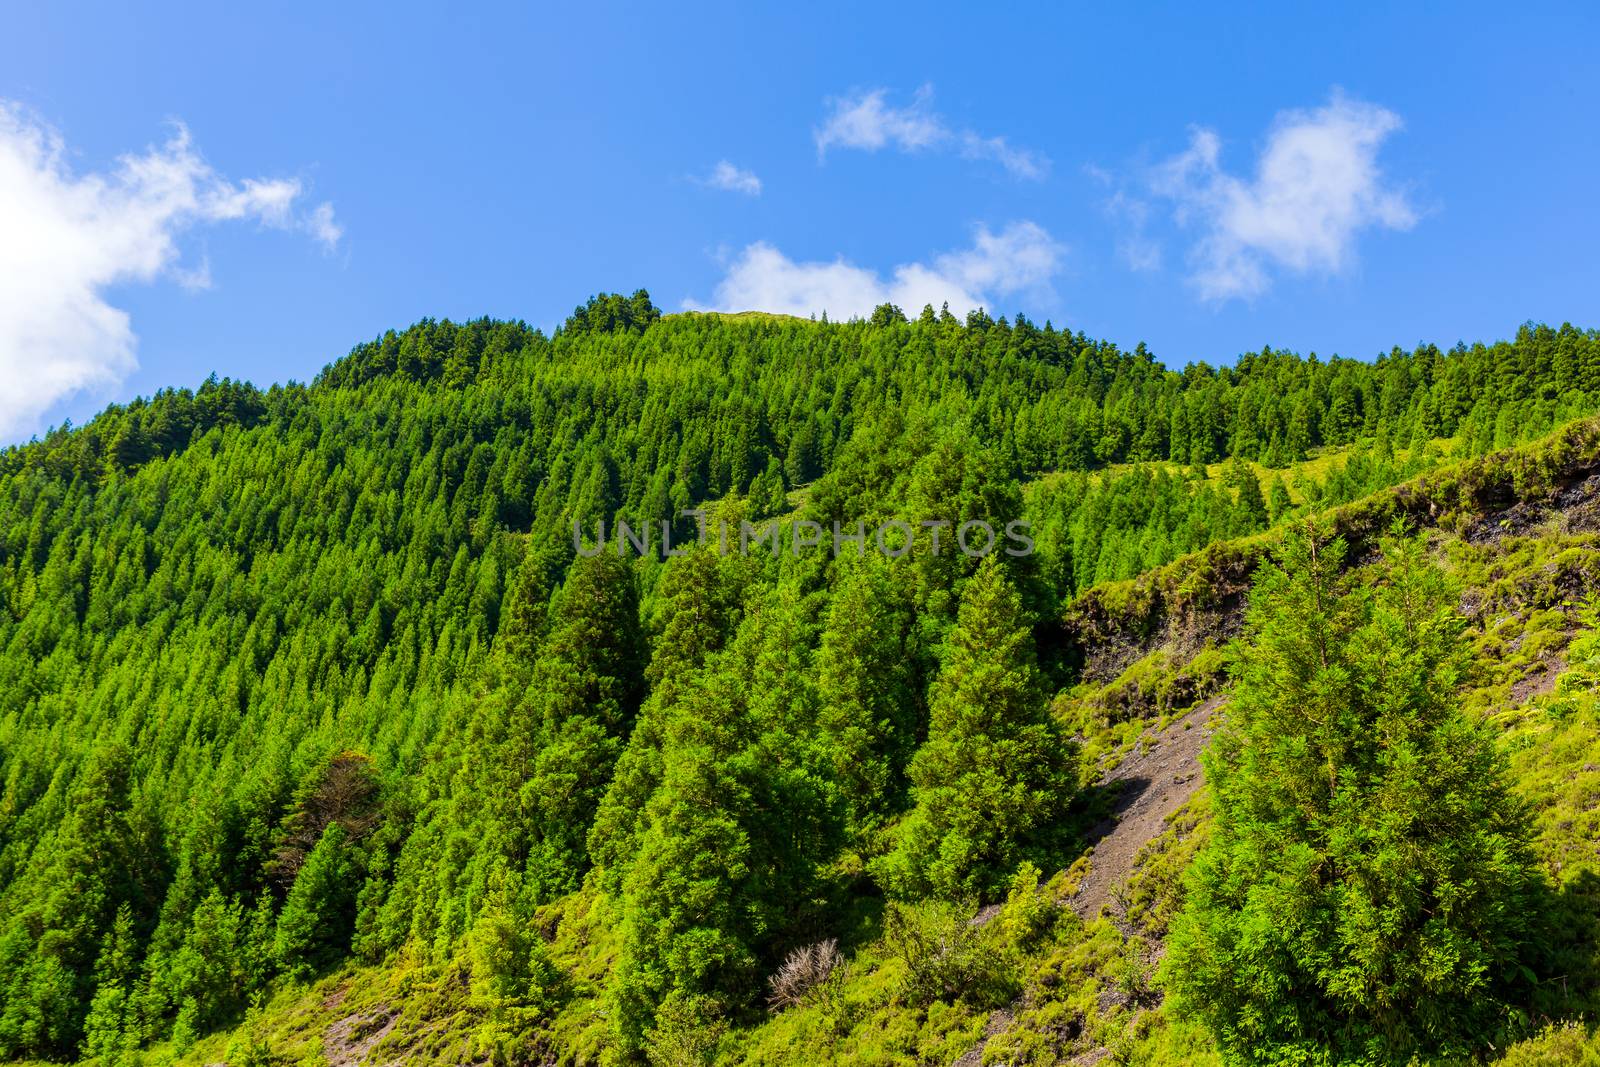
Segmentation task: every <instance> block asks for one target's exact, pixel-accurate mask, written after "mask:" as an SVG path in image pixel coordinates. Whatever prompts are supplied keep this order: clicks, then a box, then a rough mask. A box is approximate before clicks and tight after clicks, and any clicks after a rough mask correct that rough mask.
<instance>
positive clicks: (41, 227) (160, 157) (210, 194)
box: [0, 101, 340, 441]
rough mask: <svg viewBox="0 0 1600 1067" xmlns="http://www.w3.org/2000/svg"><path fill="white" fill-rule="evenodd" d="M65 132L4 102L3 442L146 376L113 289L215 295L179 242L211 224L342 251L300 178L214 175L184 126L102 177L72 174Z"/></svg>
mask: <svg viewBox="0 0 1600 1067" xmlns="http://www.w3.org/2000/svg"><path fill="white" fill-rule="evenodd" d="M65 156H66V147H65V144H64V143H63V141H62V138H61V136H60V134H58V133H57V132H56V131H55V130H53V129H52V128H50V127H49V126H48V125H46V124H44V123H43V122H41V121H39V120H38V119H37V118H35V117H33V116H32V115H31V114H29V113H27V112H25V111H24V110H23V109H22V108H20V107H18V106H17V105H15V104H10V103H7V102H5V101H0V233H3V234H4V235H5V238H4V240H3V241H0V441H6V440H15V439H16V438H18V437H20V436H21V435H23V434H25V433H29V432H32V431H34V430H36V429H37V428H38V421H39V419H40V418H41V417H43V415H44V414H45V413H46V412H47V411H48V410H49V409H50V408H51V406H52V405H54V404H55V403H56V402H57V401H59V400H62V399H63V398H65V397H68V396H70V395H72V394H75V393H79V392H81V391H84V390H104V389H108V388H110V387H112V386H115V385H116V384H117V383H118V382H120V381H121V380H122V379H123V378H124V377H126V376H127V375H128V374H129V373H130V372H132V371H133V369H134V368H135V367H136V366H137V361H136V359H135V349H136V338H135V336H134V333H133V329H132V327H131V325H130V322H129V319H128V315H127V313H126V312H124V311H121V310H119V309H118V308H115V307H113V306H111V304H110V303H108V301H107V297H106V290H107V288H108V287H110V286H113V285H117V284H123V283H128V282H151V281H155V280H157V279H159V278H162V277H168V278H171V279H172V280H174V281H176V282H178V283H179V284H181V285H184V286H187V287H190V288H205V287H207V286H208V285H209V284H210V268H209V264H208V263H207V262H206V261H205V260H203V259H202V261H201V263H200V265H199V266H197V267H183V266H181V265H180V264H179V262H178V260H179V249H178V243H177V242H178V238H179V237H180V236H181V235H182V234H183V233H184V232H185V231H187V230H189V229H191V228H193V227H195V226H198V225H202V224H206V223H215V222H221V221H227V220H240V219H255V220H256V221H257V222H259V223H260V224H262V225H264V226H271V227H274V228H278V229H301V230H305V231H307V232H309V233H310V234H312V236H314V237H315V238H316V239H317V240H318V241H320V242H322V243H323V244H324V245H326V246H329V247H331V246H333V245H334V244H336V243H337V242H338V240H339V236H340V231H339V227H338V225H337V224H336V223H335V222H334V220H333V209H332V207H331V206H330V205H328V204H322V205H320V206H319V207H317V208H316V209H315V210H313V211H312V212H311V213H310V214H309V215H307V216H304V217H302V216H299V215H297V214H296V212H295V204H296V202H297V200H298V199H299V197H300V195H301V192H302V189H301V185H300V183H299V182H298V181H295V180H292V179H270V180H260V179H249V180H246V181H243V182H240V183H238V184H234V183H232V182H229V181H227V180H226V179H224V178H223V177H222V176H221V175H219V174H217V173H216V171H214V170H213V169H212V168H211V167H210V165H209V164H207V163H206V162H205V160H204V159H202V158H201V156H200V155H199V153H198V152H196V151H195V149H194V147H193V145H192V144H191V143H190V140H189V133H188V131H187V130H186V129H184V128H183V127H182V126H181V125H180V126H177V127H176V129H175V132H174V133H173V136H172V137H171V138H170V139H169V140H168V141H167V143H166V144H164V145H161V146H160V147H151V148H148V149H146V150H145V152H144V153H143V154H138V155H133V154H130V155H125V156H123V157H121V158H120V159H118V160H117V163H116V166H115V167H114V168H112V169H110V170H109V171H107V172H105V173H90V174H82V175H79V174H74V173H73V172H72V170H71V169H70V168H69V167H68V165H67V163H66V160H65Z"/></svg>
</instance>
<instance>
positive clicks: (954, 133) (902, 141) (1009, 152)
mask: <svg viewBox="0 0 1600 1067" xmlns="http://www.w3.org/2000/svg"><path fill="white" fill-rule="evenodd" d="M888 95H889V91H888V90H887V89H870V90H866V91H863V92H856V93H852V94H847V95H845V96H841V97H836V98H834V99H832V100H830V101H829V104H830V106H831V108H832V110H831V111H830V112H829V114H828V116H827V118H826V119H825V120H824V121H823V123H822V125H821V126H818V127H817V128H816V130H815V131H814V132H813V137H814V138H815V140H816V143H817V154H818V155H819V156H826V155H827V153H828V150H829V149H830V148H854V149H859V150H861V151H865V152H876V151H878V150H880V149H883V148H889V147H892V148H896V149H898V150H900V151H902V152H921V151H928V150H939V151H952V150H953V151H955V152H957V153H959V154H960V155H961V156H963V157H964V158H967V159H982V160H989V161H991V162H994V163H998V164H1000V165H1001V166H1002V167H1004V168H1005V169H1006V170H1008V171H1010V172H1011V173H1012V174H1014V175H1016V176H1017V177H1019V178H1032V179H1039V178H1043V177H1044V176H1045V174H1046V173H1048V172H1049V169H1050V161H1049V160H1047V159H1045V158H1044V157H1043V156H1041V155H1039V154H1038V153H1036V152H1031V151H1029V150H1028V149H1025V148H1017V147H1015V146H1013V145H1011V144H1010V143H1008V142H1007V141H1006V139H1005V138H1004V137H995V136H987V137H986V136H984V135H982V134H979V133H977V132H976V131H974V130H969V129H957V128H953V127H952V126H951V125H950V124H949V123H948V122H946V121H945V119H944V118H943V116H941V115H939V114H938V112H936V111H934V110H933V86H931V85H924V86H923V87H922V88H921V89H918V90H917V92H916V94H915V95H914V96H913V97H912V98H911V102H910V103H909V104H907V105H905V106H903V107H896V106H894V105H892V104H890V103H889V102H888Z"/></svg>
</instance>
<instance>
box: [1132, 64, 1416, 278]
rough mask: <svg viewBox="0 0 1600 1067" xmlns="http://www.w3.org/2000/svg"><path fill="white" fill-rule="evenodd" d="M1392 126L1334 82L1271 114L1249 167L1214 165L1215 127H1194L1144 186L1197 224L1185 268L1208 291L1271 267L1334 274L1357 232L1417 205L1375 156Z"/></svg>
mask: <svg viewBox="0 0 1600 1067" xmlns="http://www.w3.org/2000/svg"><path fill="white" fill-rule="evenodd" d="M1400 127H1401V122H1400V118H1399V116H1398V115H1396V114H1395V113H1394V112H1392V111H1389V110H1386V109H1384V108H1381V107H1377V106H1375V105H1373V104H1366V103H1362V102H1361V101H1358V100H1351V99H1349V98H1347V97H1345V96H1343V95H1342V94H1340V93H1337V92H1335V93H1334V95H1333V97H1332V99H1331V100H1330V101H1329V102H1328V104H1327V105H1326V106H1324V107H1320V108H1317V109H1315V110H1312V111H1286V112H1282V113H1280V114H1279V115H1278V117H1277V119H1276V120H1275V121H1274V123H1273V126H1272V129H1271V130H1270V131H1269V133H1268V136H1267V143H1266V146H1265V147H1264V148H1263V149H1262V151H1261V154H1260V157H1259V158H1258V159H1257V161H1256V170H1255V175H1254V176H1253V177H1251V178H1249V179H1244V178H1238V177H1235V176H1233V175H1231V174H1227V173H1225V172H1224V171H1223V170H1222V167H1221V164H1220V162H1219V160H1220V157H1221V149H1222V143H1221V140H1220V138H1219V137H1218V136H1217V134H1216V132H1215V131H1213V130H1209V129H1196V130H1195V131H1194V132H1193V134H1192V137H1191V140H1190V144H1189V148H1188V149H1187V150H1186V151H1184V152H1182V153H1180V154H1178V155H1176V156H1174V157H1172V158H1171V159H1169V160H1167V161H1166V162H1165V163H1163V164H1161V165H1160V166H1159V167H1157V168H1156V171H1155V173H1154V177H1153V180H1152V182H1151V189H1152V191H1153V192H1154V193H1155V194H1157V195H1159V196H1164V197H1167V198H1169V199H1171V200H1172V201H1173V203H1174V204H1175V205H1176V211H1175V217H1176V218H1177V220H1178V222H1179V223H1180V224H1183V225H1189V226H1194V227H1196V228H1198V229H1199V230H1200V231H1201V233H1202V236H1201V238H1200V240H1199V243H1198V244H1197V245H1196V246H1195V248H1194V251H1193V258H1194V262H1195V273H1194V275H1193V277H1192V281H1193V282H1194V284H1195V286H1196V288H1197V289H1198V290H1199V292H1200V294H1201V296H1203V297H1204V298H1206V299H1209V300H1223V299H1227V298H1229V297H1237V296H1242V297H1249V296H1254V295H1256V294H1259V293H1262V292H1265V291H1266V290H1267V289H1268V288H1269V287H1270V286H1271V284H1272V277H1271V272H1272V270H1273V269H1274V268H1278V269H1282V270H1286V271H1290V272H1292V273H1296V274H1310V273H1318V272H1320V273H1325V274H1336V273H1339V272H1341V271H1343V270H1346V269H1347V268H1348V267H1349V266H1350V264H1351V263H1352V262H1353V261H1354V259H1355V244H1356V238H1357V237H1358V235H1359V234H1360V233H1361V232H1362V231H1363V230H1367V229H1371V228H1374V227H1382V228H1385V229H1392V230H1405V229H1409V228H1410V227H1411V226H1412V225H1413V224H1415V222H1416V219H1417V215H1416V212H1415V211H1414V210H1413V208H1412V207H1411V205H1410V203H1409V202H1408V201H1407V198H1406V195H1405V193H1404V191H1403V190H1401V189H1399V188H1397V187H1395V186H1393V185H1392V184H1390V182H1389V181H1388V179H1387V178H1386V177H1385V176H1384V174H1383V172H1382V170H1381V169H1380V168H1379V166H1378V162H1377V156H1378V150H1379V148H1381V147H1382V145H1383V142H1384V141H1385V140H1386V139H1387V138H1388V137H1389V135H1390V134H1392V133H1394V132H1395V131H1397V130H1399V129H1400Z"/></svg>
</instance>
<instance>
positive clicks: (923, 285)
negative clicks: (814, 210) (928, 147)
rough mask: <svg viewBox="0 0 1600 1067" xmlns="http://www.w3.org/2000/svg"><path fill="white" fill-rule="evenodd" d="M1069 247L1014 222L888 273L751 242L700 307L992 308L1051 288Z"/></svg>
mask: <svg viewBox="0 0 1600 1067" xmlns="http://www.w3.org/2000/svg"><path fill="white" fill-rule="evenodd" d="M1064 251H1065V250H1064V249H1063V248H1062V246H1061V245H1060V244H1058V243H1057V242H1056V241H1055V240H1054V239H1053V238H1052V237H1051V236H1050V235H1049V234H1048V233H1046V232H1045V231H1044V229H1043V228H1041V227H1040V226H1038V225H1036V224H1034V223H1032V222H1013V223H1011V224H1010V225H1009V226H1007V227H1005V229H1003V230H1001V231H1000V232H999V233H992V232H991V231H990V230H989V229H988V228H987V227H984V226H980V227H978V229H977V231H976V233H975V234H974V237H973V243H972V247H971V248H967V249H963V250H961V251H957V252H948V253H945V254H944V255H940V256H935V257H934V258H933V259H932V260H931V261H930V262H926V263H906V264H902V265H901V266H898V267H896V268H895V269H894V270H893V271H892V272H891V274H890V275H889V277H887V278H885V277H883V276H881V275H880V274H878V272H876V271H874V270H870V269H868V268H865V267H858V266H855V265H854V264H852V263H849V262H847V261H846V260H844V259H843V258H840V259H836V260H834V261H833V262H831V263H830V262H796V261H794V260H792V259H790V258H789V257H788V256H786V255H784V254H783V253H782V252H780V251H779V250H778V249H776V248H774V247H773V246H772V245H769V244H766V243H765V242H758V243H756V244H753V245H750V246H749V247H748V248H746V249H745V250H744V252H743V253H741V254H740V255H739V257H738V258H737V259H736V260H734V262H733V263H732V265H731V266H730V267H729V269H728V273H727V275H726V276H725V277H724V278H723V279H722V281H721V282H720V283H719V284H718V285H717V290H716V296H715V298H714V300H713V302H712V304H711V305H710V306H703V305H700V304H697V303H695V302H693V301H685V306H686V307H689V308H691V309H696V310H707V311H709V310H715V311H751V310H755V311H770V312H777V313H780V314H786V315H802V316H805V315H815V314H821V313H822V312H824V311H826V312H827V313H828V315H829V316H831V317H832V318H834V319H848V318H852V317H857V316H860V317H865V316H866V315H869V314H870V313H871V312H872V309H873V308H875V307H877V306H878V305H879V304H885V303H887V304H896V305H899V306H900V307H901V308H902V309H904V310H905V311H906V313H907V314H909V315H913V316H914V315H916V314H917V313H918V312H919V311H921V310H922V307H923V305H925V304H931V305H932V306H934V307H935V308H937V307H939V306H940V305H942V304H945V303H948V304H949V305H950V310H951V311H952V312H954V313H956V314H958V315H963V314H965V313H966V312H968V311H970V310H972V309H973V308H977V307H992V306H993V301H994V299H995V298H996V297H1002V296H1008V295H1010V294H1012V293H1017V292H1023V291H1030V290H1031V291H1041V292H1042V291H1046V290H1047V289H1048V286H1049V282H1050V279H1051V278H1052V277H1054V276H1055V274H1056V273H1057V271H1059V269H1060V266H1061V258H1062V256H1063V254H1064Z"/></svg>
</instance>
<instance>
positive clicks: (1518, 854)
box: [1165, 528, 1531, 1063]
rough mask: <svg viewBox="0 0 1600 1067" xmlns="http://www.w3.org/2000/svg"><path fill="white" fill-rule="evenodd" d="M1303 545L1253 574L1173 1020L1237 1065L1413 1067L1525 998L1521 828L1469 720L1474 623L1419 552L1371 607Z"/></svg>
mask: <svg viewBox="0 0 1600 1067" xmlns="http://www.w3.org/2000/svg"><path fill="white" fill-rule="evenodd" d="M1344 552H1345V548H1344V544H1343V543H1342V542H1341V541H1338V540H1334V541H1331V542H1330V541H1328V540H1326V539H1325V538H1324V537H1323V536H1321V535H1320V534H1319V533H1318V532H1317V531H1315V530H1314V529H1310V528H1302V529H1299V530H1297V531H1296V532H1295V533H1294V535H1293V536H1292V537H1291V538H1290V539H1289V540H1288V542H1287V544H1286V546H1285V548H1284V550H1283V552H1282V555H1281V558H1280V559H1279V560H1278V561H1277V562H1276V563H1271V564H1267V565H1265V566H1264V567H1263V569H1262V571H1261V573H1260V574H1259V576H1258V577H1257V580H1256V587H1255V590H1254V592H1253V594H1252V599H1251V606H1250V611H1249V616H1248V622H1247V627H1246V632H1245V635H1244V637H1243V638H1242V642H1241V646H1240V648H1239V651H1238V654H1237V655H1236V656H1235V657H1234V668H1233V669H1234V690H1233V694H1232V699H1231V701H1230V704H1229V707H1228V712H1227V719H1226V722H1225V725H1224V726H1223V727H1222V729H1221V730H1220V731H1219V732H1218V734H1217V736H1216V737H1215V738H1214V740H1213V742H1212V747H1211V750H1210V752H1209V753H1208V755H1207V756H1206V757H1205V767H1206V776H1207V781H1208V783H1209V785H1210V788H1211V792H1212V799H1213V805H1214V808H1215V811H1216V822H1215V829H1214V833H1213V836H1212V838H1211V841H1210V843H1209V844H1208V846H1207V847H1206V848H1205V849H1204V851H1203V852H1202V853H1201V854H1200V857H1199V859H1198V860H1197V862H1196V865H1195V867H1194V869H1193V872H1192V875H1191V878H1190V881H1189V894H1188V901H1187V904H1186V906H1185V908H1184V910H1183V912H1182V913H1181V914H1180V916H1179V917H1178V919H1177V920H1176V922H1175V923H1174V926H1173V933H1172V938H1171V941H1170V945H1169V956H1168V959H1167V962H1166V964H1165V974H1166V978H1167V982H1168V986H1169V988H1170V989H1171V991H1172V993H1173V995H1174V997H1175V1001H1176V1004H1177V1005H1178V1006H1179V1008H1180V1009H1181V1010H1182V1011H1184V1012H1186V1013H1187V1014H1189V1015H1191V1016H1194V1017H1198V1018H1200V1019H1202V1020H1203V1021H1205V1022H1206V1023H1207V1024H1208V1025H1209V1026H1210V1028H1211V1030H1212V1032H1213V1033H1214V1034H1215V1035H1216V1037H1217V1040H1218V1041H1219V1043H1220V1044H1221V1045H1222V1046H1223V1048H1224V1049H1225V1050H1226V1051H1227V1053H1228V1054H1229V1055H1230V1056H1232V1057H1235V1058H1237V1059H1239V1060H1241V1061H1248V1062H1260V1063H1277V1062H1287V1061H1291V1060H1292V1061H1295V1062H1307V1063H1312V1062H1317V1063H1320V1062H1330V1063H1331V1062H1356V1061H1359V1062H1369V1061H1370V1062H1385V1063H1399V1062H1406V1061H1407V1059H1408V1058H1409V1057H1411V1056H1413V1055H1419V1054H1421V1055H1427V1054H1431V1053H1434V1052H1440V1051H1444V1052H1457V1053H1460V1052H1464V1051H1466V1050H1468V1049H1471V1048H1476V1047H1481V1046H1482V1044H1483V1043H1484V1042H1485V1041H1489V1040H1493V1041H1496V1042H1499V1041H1502V1040H1503V1039H1504V1036H1505V1033H1506V1027H1507V1026H1508V1024H1509V1023H1510V1022H1511V1020H1512V1009H1511V1007H1510V1006H1511V1005H1512V1004H1514V1003H1515V1002H1516V1000H1517V999H1518V996H1519V994H1521V993H1524V992H1525V990H1522V989H1521V988H1520V987H1522V986H1523V985H1524V982H1525V978H1524V976H1525V974H1526V973H1527V972H1526V970H1525V968H1524V967H1523V965H1522V954H1523V952H1524V951H1525V950H1524V948H1523V947H1522V941H1523V939H1524V937H1525V936H1526V933H1527V931H1528V929H1529V927H1528V923H1529V922H1530V916H1529V915H1528V913H1527V908H1528V901H1529V898H1528V895H1527V894H1528V890H1529V887H1530V879H1531V865H1530V859H1529V853H1528V850H1527V845H1526V842H1527V834H1528V828H1527V826H1526V823H1525V821H1524V819H1523V817H1522V815H1521V813H1520V811H1519V808H1518V806H1517V805H1516V803H1515V802H1514V801H1513V800H1512V798H1511V797H1510V795H1509V793H1508V791H1507V787H1506V765H1505V761H1504V758H1503V757H1502V756H1501V754H1500V753H1499V752H1498V750H1497V749H1496V747H1495V743H1494V740H1493V738H1492V737H1491V735H1490V734H1489V733H1488V732H1487V731H1486V730H1485V729H1484V728H1483V727H1480V726H1478V725H1476V724H1474V723H1472V722H1470V721H1468V719H1467V718H1466V717H1465V715H1463V714H1462V712H1461V710H1460V708H1459V706H1458V705H1457V703H1456V699H1455V693H1456V691H1457V689H1458V688H1459V687H1460V685H1461V682H1462V678H1463V672H1464V671H1465V669H1466V667H1467V655H1468V653H1467V648H1466V645H1465V643H1464V642H1463V640H1462V636H1461V627H1462V620H1461V619H1460V618H1459V616H1458V615H1457V613H1456V611H1455V609H1454V606H1453V604H1452V601H1451V597H1450V595H1449V594H1450V590H1449V587H1448V583H1447V582H1446V580H1445V578H1444V576H1443V574H1442V573H1441V572H1440V571H1439V570H1438V569H1437V568H1436V567H1434V566H1433V565H1432V564H1431V563H1430V562H1429V561H1428V560H1427V559H1426V556H1425V549H1424V547H1423V545H1422V542H1421V541H1420V539H1406V538H1391V539H1390V540H1388V541H1387V542H1385V544H1384V546H1383V552H1384V559H1383V562H1382V563H1381V564H1380V566H1379V574H1378V582H1377V583H1376V584H1377V586H1378V587H1377V589H1376V591H1372V590H1371V589H1369V588H1368V587H1367V586H1366V585H1356V584H1354V582H1353V580H1352V578H1351V577H1350V576H1348V575H1342V574H1341V571H1340V567H1341V564H1342V560H1343V556H1344Z"/></svg>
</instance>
